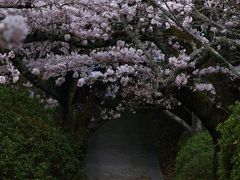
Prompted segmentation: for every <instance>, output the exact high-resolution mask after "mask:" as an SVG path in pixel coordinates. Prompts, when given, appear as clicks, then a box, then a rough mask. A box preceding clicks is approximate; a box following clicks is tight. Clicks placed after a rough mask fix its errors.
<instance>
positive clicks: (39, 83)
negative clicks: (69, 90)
mask: <svg viewBox="0 0 240 180" xmlns="http://www.w3.org/2000/svg"><path fill="white" fill-rule="evenodd" d="M12 63H13V65H14V66H15V67H16V68H17V69H18V70H19V71H20V72H21V73H22V75H23V76H24V77H25V78H26V79H27V80H29V81H30V82H31V83H32V84H34V85H35V86H36V87H38V88H40V89H41V90H43V91H44V92H46V93H47V94H49V95H51V96H52V97H53V98H55V99H57V100H60V98H61V97H60V95H59V94H58V93H57V91H56V90H55V88H54V87H52V86H53V85H52V84H48V83H47V82H46V81H44V80H41V79H39V78H38V76H36V75H34V74H32V73H31V72H30V71H29V70H28V68H27V67H26V65H25V64H24V63H23V62H22V60H21V58H20V57H15V58H14V59H12ZM54 86H55V85H54Z"/></svg>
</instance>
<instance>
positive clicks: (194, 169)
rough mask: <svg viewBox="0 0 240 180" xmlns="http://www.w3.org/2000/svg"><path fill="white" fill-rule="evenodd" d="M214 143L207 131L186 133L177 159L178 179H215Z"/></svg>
mask: <svg viewBox="0 0 240 180" xmlns="http://www.w3.org/2000/svg"><path fill="white" fill-rule="evenodd" d="M212 159H213V144H212V140H211V136H210V135H209V134H208V133H207V132H201V133H197V134H195V135H193V136H189V135H187V134H184V135H183V137H182V139H181V143H180V150H179V152H178V154H177V159H176V161H177V162H176V179H177V180H207V179H208V180H210V179H213V176H212V172H213V166H212V165H213V163H212Z"/></svg>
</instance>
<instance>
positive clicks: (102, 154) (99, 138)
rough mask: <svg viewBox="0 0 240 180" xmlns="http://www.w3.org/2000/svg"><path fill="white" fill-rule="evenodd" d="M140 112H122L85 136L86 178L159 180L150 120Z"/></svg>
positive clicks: (98, 179) (161, 178)
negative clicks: (87, 143) (121, 114)
mask: <svg viewBox="0 0 240 180" xmlns="http://www.w3.org/2000/svg"><path fill="white" fill-rule="evenodd" d="M141 116H143V114H137V115H133V114H131V113H124V114H123V116H122V117H121V118H120V119H118V120H110V121H109V122H107V123H106V124H105V125H104V126H103V127H101V128H99V129H98V130H97V131H96V133H95V134H94V135H93V136H92V137H91V138H90V139H89V149H88V156H87V164H86V167H87V175H88V177H89V180H163V177H162V174H161V170H160V167H159V164H158V160H157V157H156V155H155V151H154V145H153V142H152V139H151V133H150V123H149V122H148V121H147V120H146V119H144V118H141Z"/></svg>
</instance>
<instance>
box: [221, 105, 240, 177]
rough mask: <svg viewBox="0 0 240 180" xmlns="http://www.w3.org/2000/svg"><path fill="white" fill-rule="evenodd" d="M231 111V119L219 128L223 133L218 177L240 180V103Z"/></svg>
mask: <svg viewBox="0 0 240 180" xmlns="http://www.w3.org/2000/svg"><path fill="white" fill-rule="evenodd" d="M231 110H232V113H231V115H230V116H229V118H228V119H227V120H226V121H225V122H223V123H221V124H220V125H219V126H218V131H220V133H221V138H220V140H219V146H220V153H219V154H218V156H219V168H218V175H219V177H220V179H221V180H226V179H229V180H239V179H240V102H237V103H236V104H235V105H234V106H232V107H231Z"/></svg>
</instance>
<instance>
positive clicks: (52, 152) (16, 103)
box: [0, 87, 81, 179]
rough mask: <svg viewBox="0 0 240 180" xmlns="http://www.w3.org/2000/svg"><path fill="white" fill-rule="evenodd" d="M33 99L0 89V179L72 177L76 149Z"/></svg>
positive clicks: (76, 171) (76, 172)
mask: <svg viewBox="0 0 240 180" xmlns="http://www.w3.org/2000/svg"><path fill="white" fill-rule="evenodd" d="M52 116H53V111H52V110H49V109H48V110H46V109H44V108H43V105H42V104H40V103H39V102H38V101H37V100H36V99H29V98H28V96H27V94H25V93H23V92H18V91H15V90H12V89H9V88H4V87H2V88H0V159H1V161H0V169H1V171H0V176H1V178H2V179H76V178H78V177H79V175H80V168H81V167H80V165H81V164H80V163H81V162H80V160H79V159H80V158H79V152H78V151H79V150H78V149H77V146H76V145H74V144H73V143H72V141H71V139H70V137H68V136H67V135H66V133H65V132H63V131H62V130H61V129H59V128H57V126H56V125H55V124H54V122H53V118H52Z"/></svg>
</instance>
